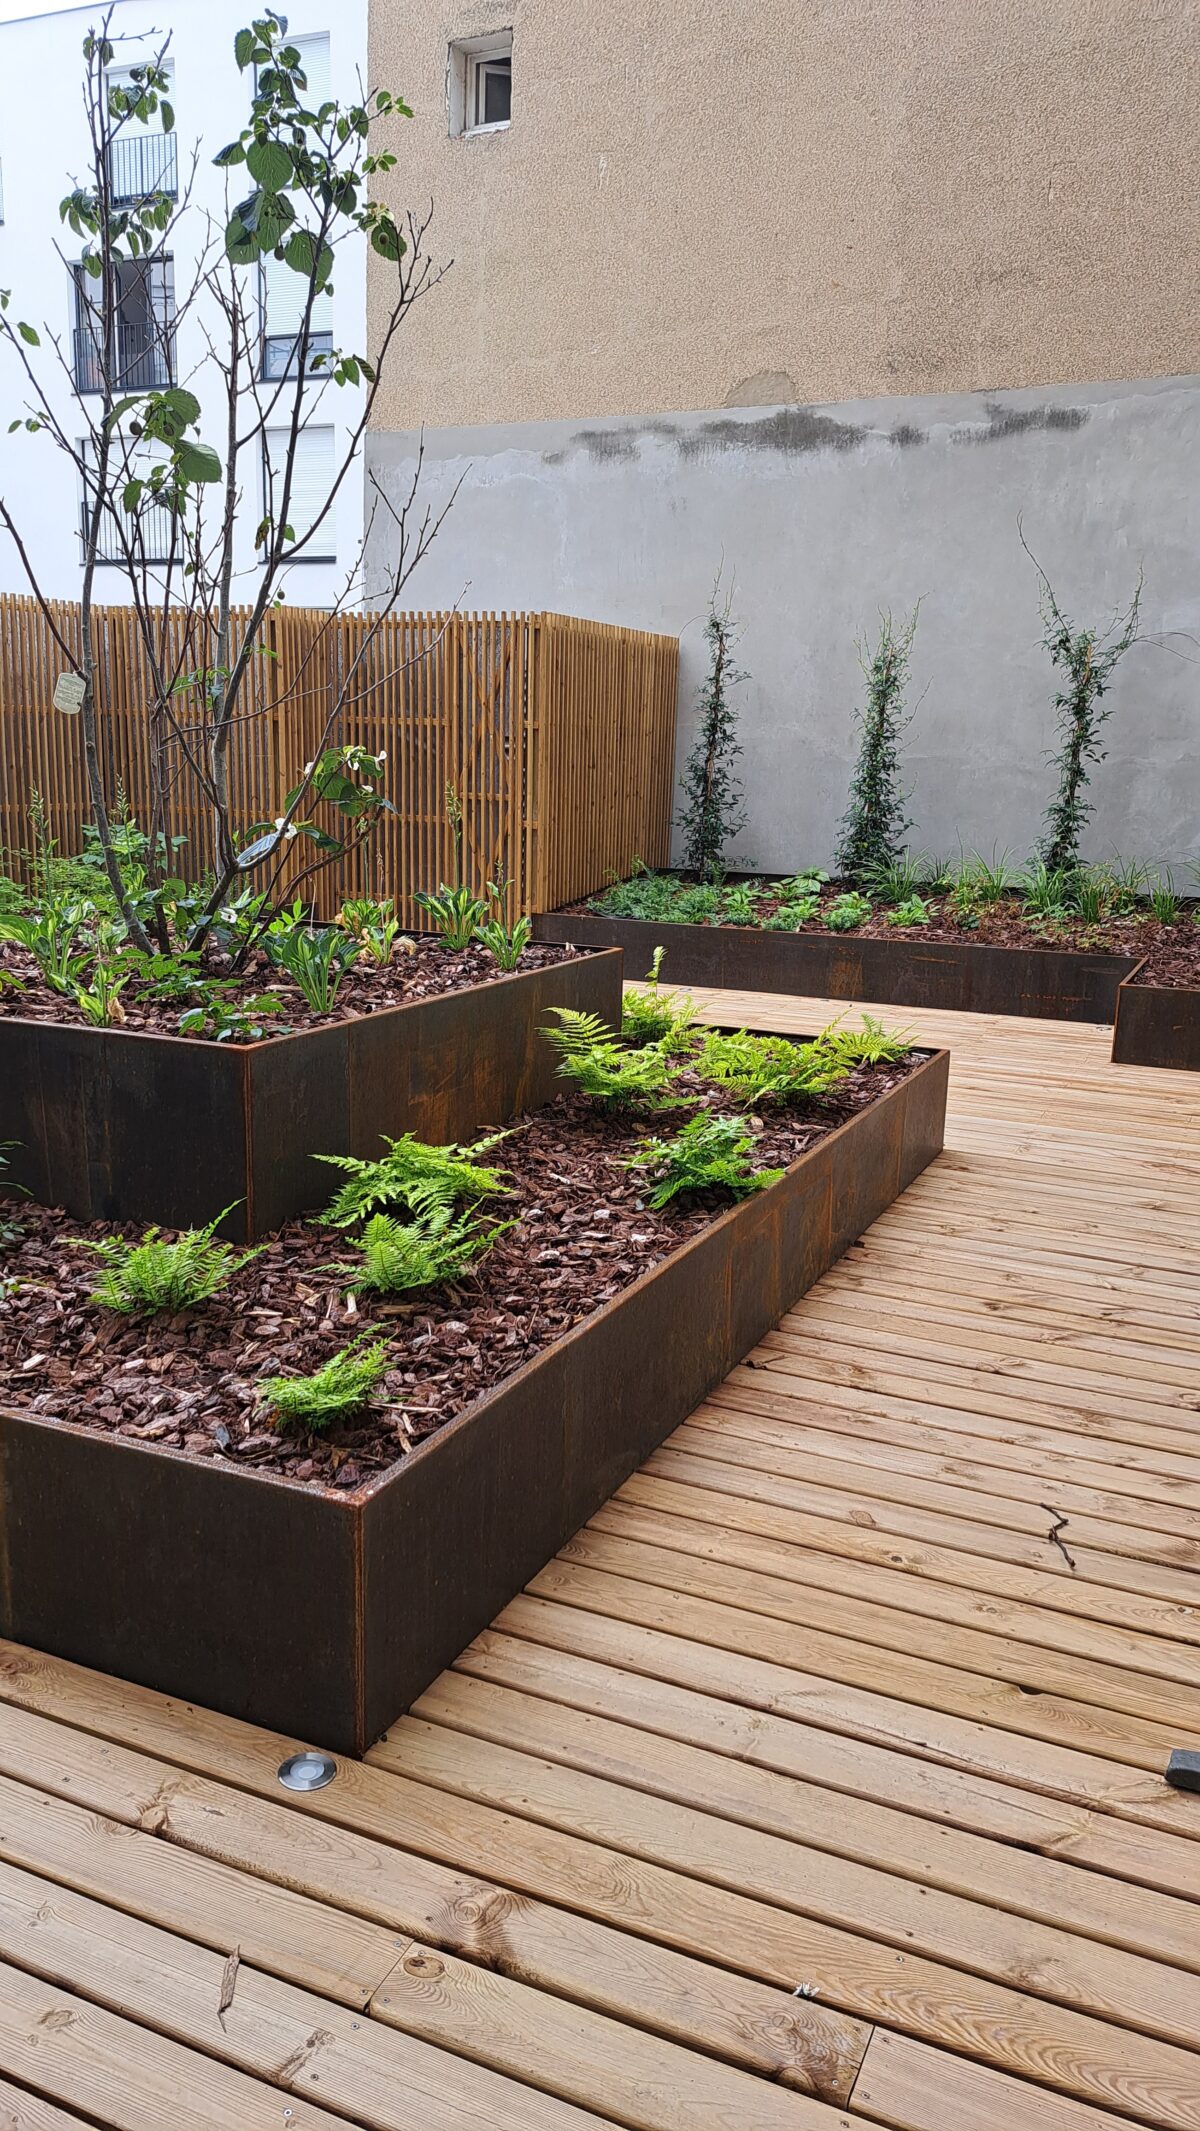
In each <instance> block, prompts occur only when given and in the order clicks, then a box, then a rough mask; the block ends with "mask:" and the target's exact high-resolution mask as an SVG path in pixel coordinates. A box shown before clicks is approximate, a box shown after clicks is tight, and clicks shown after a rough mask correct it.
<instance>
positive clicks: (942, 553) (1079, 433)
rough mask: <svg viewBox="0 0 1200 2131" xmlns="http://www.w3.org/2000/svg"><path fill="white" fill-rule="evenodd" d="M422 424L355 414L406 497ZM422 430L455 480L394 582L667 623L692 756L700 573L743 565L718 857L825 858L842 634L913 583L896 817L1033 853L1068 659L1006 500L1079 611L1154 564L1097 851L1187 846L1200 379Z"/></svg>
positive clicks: (834, 795)
mask: <svg viewBox="0 0 1200 2131" xmlns="http://www.w3.org/2000/svg"><path fill="white" fill-rule="evenodd" d="M415 449H416V440H415V439H414V438H413V437H410V436H406V435H402V434H396V433H390V432H376V433H373V434H372V436H371V438H370V440H369V462H368V463H369V467H370V471H371V473H372V474H373V475H374V477H375V478H376V479H377V480H378V481H379V482H380V484H381V485H382V486H383V487H384V488H385V490H387V491H388V492H390V493H392V494H394V495H395V497H396V499H397V501H399V500H400V498H401V495H402V492H403V491H404V490H405V489H406V488H407V486H408V482H409V480H410V479H411V473H412V460H413V454H414V451H415ZM425 452H426V461H425V472H424V476H423V482H424V493H425V496H426V498H427V500H428V501H429V502H430V503H431V504H433V505H434V506H435V507H436V506H437V505H438V504H439V502H441V501H442V500H444V498H445V496H446V495H447V493H448V491H449V489H450V487H451V486H452V484H453V483H454V482H455V481H457V480H458V479H459V478H460V477H462V487H461V490H460V493H459V495H458V498H457V501H456V502H455V504H454V507H453V509H452V511H451V513H450V516H449V518H448V519H447V522H446V524H445V526H444V527H443V529H442V531H441V533H440V535H439V536H438V539H437V541H436V543H435V545H434V547H433V549H432V550H431V552H430V554H429V555H428V556H427V557H426V559H425V561H424V562H423V563H422V565H421V567H420V569H419V570H418V572H417V573H416V575H415V576H414V578H413V579H412V581H411V583H410V586H409V588H408V591H407V593H406V597H405V604H406V605H413V606H419V607H434V606H440V605H444V604H450V603H452V602H454V601H456V600H459V599H465V601H466V602H467V603H468V604H469V605H470V606H472V607H483V608H488V607H493V608H508V609H514V608H525V609H538V608H549V609H557V610H559V611H562V612H566V613H575V614H585V615H593V616H596V617H598V618H600V619H603V620H609V621H619V622H624V623H626V624H629V625H630V626H633V627H640V628H648V629H669V630H671V631H672V632H677V633H678V634H679V635H680V637H681V640H682V654H683V656H682V667H681V692H680V707H681V716H680V731H679V758H680V761H682V759H683V756H684V753H685V751H686V749H687V747H688V745H689V742H690V738H691V730H692V716H691V713H692V704H693V702H694V698H695V692H696V687H697V683H698V681H699V679H700V677H701V674H702V672H703V667H704V647H703V642H702V636H701V630H702V625H703V619H704V614H705V610H706V604H707V600H708V596H709V593H710V590H711V587H712V584H713V580H714V578H715V577H716V575H717V573H718V571H719V570H723V572H724V580H725V582H726V584H728V583H730V582H731V581H734V582H735V586H736V589H735V609H736V612H737V614H738V615H739V616H740V618H741V620H742V622H743V624H744V633H743V637H742V642H741V647H740V663H741V664H742V665H743V666H744V667H745V668H746V669H747V671H748V673H749V676H750V678H749V679H748V680H747V681H746V683H745V684H744V686H743V687H742V689H741V691H740V703H741V739H742V742H743V746H744V749H745V753H744V757H743V762H742V765H741V767H742V773H743V776H744V780H745V785H746V793H747V799H748V801H749V808H750V821H749V825H748V827H747V829H746V831H745V833H744V834H743V836H742V837H741V839H740V840H739V844H738V847H737V851H736V854H735V856H736V857H737V858H738V859H740V861H741V862H742V863H746V864H752V865H761V866H764V867H770V868H784V867H791V866H796V865H800V864H802V863H803V864H817V863H825V864H827V863H828V861H829V859H830V856H831V854H832V850H833V845H834V840H835V836H836V824H837V820H838V816H839V815H840V813H841V812H842V809H843V807H844V805H845V799H846V787H847V778H848V774H849V770H850V766H851V763H852V760H853V755H854V750H855V744H856V739H855V729H854V724H853V712H854V707H855V704H856V703H857V702H858V701H859V700H860V699H861V692H862V682H861V675H860V673H859V669H858V664H857V656H856V650H855V639H856V638H857V637H861V636H862V635H863V634H864V633H867V634H869V633H870V632H871V631H872V629H873V628H874V627H875V626H877V618H878V613H879V611H880V610H881V609H883V608H890V609H891V610H892V612H893V613H894V614H897V615H899V614H900V613H902V612H904V611H906V610H908V609H909V608H911V606H912V605H913V604H914V602H915V601H916V600H917V599H920V600H921V602H922V605H921V617H920V624H919V627H918V631H917V636H916V642H915V645H914V652H913V685H912V691H911V702H912V705H913V712H914V714H913V718H912V723H911V726H910V728H909V731H908V734H907V738H906V747H905V761H906V771H907V776H908V779H909V782H910V784H911V786H912V799H911V804H910V812H911V813H912V814H913V815H914V816H915V820H916V827H915V829H914V831H913V838H912V841H913V843H914V844H915V845H919V846H922V847H925V848H930V849H934V850H938V851H946V850H951V849H953V848H954V847H955V846H956V845H957V844H958V842H959V840H960V838H961V840H962V841H963V842H964V843H965V844H966V846H967V847H968V848H969V849H970V848H978V849H980V850H983V851H986V852H988V853H990V852H991V850H992V848H993V846H999V847H1000V848H1002V849H1003V848H1005V847H1008V848H1010V849H1011V851H1012V852H1013V854H1014V856H1019V857H1024V856H1025V854H1026V853H1027V852H1028V851H1029V849H1030V847H1031V846H1032V844H1033V843H1034V841H1035V840H1036V838H1037V836H1038V833H1039V829H1040V825H1041V816H1042V813H1043V811H1044V809H1045V806H1046V804H1047V802H1048V800H1049V797H1050V795H1051V789H1052V784H1053V776H1052V771H1051V767H1050V765H1049V763H1048V762H1047V760H1046V756H1045V751H1046V749H1047V748H1048V747H1049V746H1050V745H1051V743H1052V739H1053V723H1054V713H1053V694H1054V686H1055V683H1054V679H1053V676H1052V671H1051V668H1050V664H1049V660H1048V658H1047V655H1046V653H1045V651H1044V650H1043V649H1042V646H1041V642H1040V638H1041V633H1042V632H1041V623H1040V620H1039V614H1038V583H1037V578H1036V575H1035V572H1034V569H1033V567H1032V565H1031V563H1030V562H1029V560H1028V558H1027V556H1026V555H1025V554H1024V553H1023V551H1022V548H1021V545H1020V542H1019V540H1018V537H1017V516H1018V513H1020V514H1022V517H1023V523H1024V528H1025V533H1026V537H1027V538H1028V540H1029V542H1030V545H1031V546H1032V547H1033V549H1034V550H1035V552H1036V554H1037V555H1038V557H1039V559H1040V560H1041V561H1042V563H1043V564H1044V566H1045V568H1046V570H1047V571H1048V573H1049V575H1050V577H1051V579H1052V581H1053V583H1054V586H1055V589H1056V591H1057V593H1058V596H1059V600H1060V603H1061V605H1062V606H1063V608H1064V610H1065V611H1066V612H1067V613H1068V614H1069V615H1070V616H1071V617H1072V619H1073V620H1074V621H1075V622H1076V624H1077V625H1079V626H1082V625H1083V624H1084V623H1092V622H1094V623H1098V624H1104V623H1105V622H1107V620H1108V619H1109V618H1110V617H1111V615H1112V612H1113V610H1114V608H1116V607H1117V606H1123V605H1125V604H1126V603H1127V601H1128V599H1129V595H1130V593H1131V591H1132V589H1133V586H1134V584H1135V582H1136V579H1137V574H1138V570H1139V567H1142V568H1144V571H1145V590H1144V593H1143V600H1142V616H1143V640H1142V641H1141V642H1140V643H1138V644H1137V645H1135V647H1134V648H1133V650H1132V651H1131V652H1130V653H1129V655H1128V657H1127V659H1126V660H1125V662H1124V664H1123V666H1122V667H1121V668H1120V670H1119V672H1118V674H1117V677H1116V680H1115V682H1114V685H1113V688H1112V691H1111V695H1110V697H1109V701H1110V702H1111V704H1112V706H1113V711H1112V717H1111V719H1110V722H1109V724H1108V727H1107V748H1108V754H1107V759H1106V760H1105V761H1104V762H1103V763H1101V764H1100V765H1099V766H1098V768H1097V770H1096V772H1095V776H1094V782H1093V797H1094V799H1095V815H1094V818H1093V822H1092V828H1091V833H1090V835H1089V838H1088V848H1089V853H1090V855H1092V856H1094V857H1102V856H1105V855H1107V854H1108V853H1110V852H1112V851H1113V850H1119V851H1120V852H1122V853H1123V854H1125V855H1126V856H1129V857H1139V858H1144V859H1148V860H1149V859H1156V860H1162V861H1167V862H1169V863H1171V864H1173V865H1176V866H1179V867H1182V866H1183V865H1184V863H1185V862H1186V861H1188V860H1193V859H1197V858H1200V480H1198V478H1197V476H1198V472H1200V378H1196V377H1192V378H1175V379H1170V378H1168V379H1160V380H1155V381H1152V382H1149V383H1145V384H1102V385H1095V384H1093V385H1079V386H1055V387H1052V388H1043V389H1040V390H1037V391H1023V392H1010V393H999V394H989V395H977V394H966V395H956V396H951V397H929V398H904V399H893V400H872V401H864V402H854V403H842V404H838V405H834V406H828V407H795V406H789V407H779V408H771V409H763V408H747V409H723V410H721V411H719V412H711V413H694V414H681V415H671V416H663V417H654V418H637V417H629V418H621V419H607V420H603V421H596V422H592V423H588V424H580V423H576V422H553V423H551V422H532V423H521V424H518V425H514V426H509V427H495V428H469V429H457V430H439V431H434V432H430V433H429V434H427V436H426V439H425ZM385 517H386V514H385V513H383V512H378V513H377V514H376V519H375V528H376V530H375V533H374V545H373V549H372V551H371V553H370V555H369V562H368V568H369V577H368V583H369V585H370V586H371V587H372V589H374V590H377V589H378V586H379V584H380V582H381V576H382V573H384V572H385V571H386V568H387V564H388V559H389V530H388V528H387V527H385V526H384V523H383V521H384V519H385ZM389 523H390V522H389Z"/></svg>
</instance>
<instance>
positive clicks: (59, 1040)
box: [0, 942, 621, 1241]
mask: <svg viewBox="0 0 1200 2131" xmlns="http://www.w3.org/2000/svg"><path fill="white" fill-rule="evenodd" d="M429 945H430V948H431V949H433V951H434V952H437V951H438V950H436V949H434V944H433V943H432V942H431V943H429ZM447 959H457V960H458V961H459V963H460V965H461V963H462V961H463V959H464V958H462V957H459V958H450V957H447ZM474 959H475V960H476V961H477V962H478V971H477V972H476V981H474V982H469V983H468V984H467V986H466V987H465V988H464V987H462V986H461V985H458V987H457V988H448V989H445V990H442V991H441V992H435V991H433V990H432V989H430V990H429V991H427V992H426V993H425V994H424V995H423V996H418V997H413V998H410V999H409V1000H408V1001H407V1003H405V1004H402V1005H395V1006H393V1005H388V1006H384V1007H382V1008H381V1009H379V1010H377V1011H369V1010H367V1007H366V1000H365V998H361V997H360V1010H359V1011H358V1012H357V1013H347V1014H345V1015H344V1016H343V1017H330V1018H327V1019H326V1020H324V1021H320V1022H316V1023H315V1024H310V1025H309V1026H306V1027H302V1028H300V1029H299V1030H297V1031H296V1032H294V1033H292V1034H288V1035H272V1036H269V1037H266V1038H265V1039H264V1040H262V1041H260V1042H257V1043H243V1044H217V1043H213V1042H211V1041H206V1040H204V1039H203V1038H199V1037H190V1036H179V1035H165V1034H158V1033H152V1032H151V1031H150V1030H149V1029H140V1028H137V1027H133V1026H129V1025H126V1026H123V1027H120V1028H91V1027H87V1026H83V1025H78V1024H77V1025H71V1024H69V1023H65V1022H63V1021H62V1020H55V1019H51V1018H49V1017H48V1016H47V1017H45V1018H33V1017H31V1016H26V1015H21V1014H18V1013H14V1012H11V1011H8V1012H5V1013H3V1014H0V1142H4V1141H11V1142H13V1146H12V1151H11V1155H10V1164H11V1168H10V1175H11V1178H12V1181H13V1182H14V1183H16V1184H18V1185H21V1186H23V1187H24V1188H25V1190H26V1191H28V1192H29V1193H30V1194H31V1196H32V1197H33V1198H35V1199H37V1200H38V1201H39V1202H40V1203H41V1204H42V1205H46V1206H62V1207H65V1208H66V1210H67V1211H68V1212H69V1213H70V1214H72V1215H74V1216H75V1217H76V1218H77V1219H79V1220H85V1221H93V1220H109V1221H157V1222H160V1223H161V1224H162V1225H163V1226H164V1227H186V1226H189V1225H193V1224H201V1223H203V1222H206V1221H209V1220H211V1219H212V1218H213V1217H214V1216H215V1215H216V1214H218V1213H220V1212H221V1210H222V1208H224V1207H227V1206H233V1207H234V1211H233V1212H232V1213H231V1214H230V1216H229V1218H228V1220H227V1221H226V1222H225V1224H224V1232H225V1233H227V1234H228V1235H230V1236H232V1237H235V1238H236V1239H237V1240H239V1241H248V1240H254V1239H255V1238H257V1237H259V1236H263V1235H267V1234H269V1233H270V1232H271V1231H272V1230H273V1229H276V1228H278V1227H280V1226H281V1224H282V1223H283V1222H284V1221H288V1220H291V1219H292V1218H293V1217H294V1216H295V1215H296V1214H298V1213H301V1212H303V1211H304V1210H305V1209H306V1208H307V1207H310V1206H312V1205H314V1204H316V1203H319V1201H320V1200H321V1198H322V1197H323V1196H324V1195H326V1187H327V1183H328V1172H322V1171H321V1170H319V1169H318V1168H317V1166H316V1165H315V1164H314V1162H313V1161H312V1159H311V1150H312V1149H314V1148H318V1147H319V1148H321V1149H322V1150H323V1151H324V1152H326V1153H330V1154H356V1155H361V1156H363V1157H370V1156H373V1155H376V1154H378V1152H379V1143H380V1136H381V1135H382V1134H384V1133H390V1134H393V1135H398V1134H400V1133H403V1132H415V1133H416V1134H417V1136H418V1138H420V1139H423V1140H430V1141H434V1142H448V1141H452V1140H464V1139H468V1138H470V1136H471V1135H472V1134H473V1133H474V1132H475V1131H476V1130H477V1129H478V1128H479V1127H480V1126H481V1125H484V1124H486V1123H487V1122H488V1121H489V1120H494V1119H496V1118H498V1117H507V1116H509V1115H510V1114H512V1113H513V1112H514V1111H516V1110H522V1109H532V1108H536V1107H537V1106H538V1105H539V1104H541V1103H543V1102H546V1101H548V1100H549V1098H550V1097H551V1095H552V1094H553V1093H554V1092H555V1081H554V1060H553V1057H552V1056H551V1055H550V1053H549V1051H548V1050H547V1047H546V1045H545V1044H543V1043H540V1042H539V1041H538V1038H537V1030H538V1029H539V1027H540V1026H541V1025H542V1023H543V1022H544V1021H545V1020H546V1018H547V1015H548V1013H549V1011H550V1009H551V1008H552V1007H555V1006H571V1007H576V1008H579V1009H582V1010H583V1011H586V1012H589V1013H596V1014H599V1015H600V1016H601V1017H602V1018H603V1019H604V1020H606V1021H607V1022H609V1023H611V1024H612V1025H614V1026H616V1025H619V1022H620V1018H621V956H620V955H619V954H618V953H613V952H611V951H610V952H607V953H606V952H600V953H598V954H593V953H592V952H591V951H590V950H588V951H585V952H584V953H582V954H579V955H566V956H558V957H554V958H551V959H548V960H547V959H545V958H544V957H539V956H538V955H537V953H536V950H535V951H534V955H533V959H534V961H535V963H537V962H538V961H539V960H540V961H541V963H542V966H535V967H533V968H531V969H528V970H518V971H517V972H516V973H515V974H514V975H511V976H501V975H498V974H497V975H493V976H491V977H490V979H489V980H487V981H480V978H481V976H482V973H483V971H484V969H485V967H486V963H485V959H484V958H483V957H478V958H474ZM454 974H455V973H454V972H451V975H452V976H453V975H454ZM458 975H459V976H461V968H460V970H459V972H458ZM384 995H385V996H386V992H385V994H384ZM350 996H351V997H355V996H360V995H356V994H351V995H350ZM366 996H367V997H369V996H370V995H369V993H368V994H367V995H366ZM298 1005H299V1010H300V1012H301V1013H303V1006H302V1003H301V1002H298ZM235 1202H237V1203H236V1204H235Z"/></svg>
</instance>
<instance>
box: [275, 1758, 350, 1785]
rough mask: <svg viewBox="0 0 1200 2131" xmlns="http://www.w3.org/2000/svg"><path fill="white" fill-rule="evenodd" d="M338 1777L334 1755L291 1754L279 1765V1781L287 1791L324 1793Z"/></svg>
mask: <svg viewBox="0 0 1200 2131" xmlns="http://www.w3.org/2000/svg"><path fill="white" fill-rule="evenodd" d="M336 1775H337V1762H336V1761H335V1760H334V1758H333V1755H332V1754H317V1753H311V1752H310V1753H305V1754H289V1755H288V1758H287V1760H286V1761H281V1762H280V1764H279V1781H280V1782H281V1783H282V1785H283V1787H284V1790H285V1791H323V1790H324V1788H325V1785H326V1784H327V1783H332V1782H333V1779H334V1777H335V1776H336Z"/></svg>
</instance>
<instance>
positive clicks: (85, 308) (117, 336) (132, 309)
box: [75, 259, 175, 395]
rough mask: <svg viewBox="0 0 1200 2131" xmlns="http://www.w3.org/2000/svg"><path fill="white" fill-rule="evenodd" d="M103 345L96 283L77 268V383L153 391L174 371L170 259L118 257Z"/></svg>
mask: <svg viewBox="0 0 1200 2131" xmlns="http://www.w3.org/2000/svg"><path fill="white" fill-rule="evenodd" d="M115 273H116V290H115V302H114V306H113V317H112V321H111V326H110V331H109V333H108V337H107V338H108V345H107V347H105V345H104V342H105V333H104V320H103V317H102V303H103V299H102V296H101V291H100V283H99V282H98V281H95V280H93V279H92V276H91V275H90V274H87V273H85V272H84V270H83V268H82V267H81V266H77V267H76V268H75V387H76V390H77V391H78V392H102V391H103V390H104V384H105V371H106V369H107V373H108V385H109V389H110V391H111V392H112V393H113V394H114V395H117V394H120V393H123V392H157V391H160V390H161V389H162V387H163V386H164V385H169V384H170V383H171V381H172V379H173V377H174V375H175V269H174V265H173V262H172V261H171V260H170V259H122V260H120V261H119V262H118V263H117V265H116V268H115Z"/></svg>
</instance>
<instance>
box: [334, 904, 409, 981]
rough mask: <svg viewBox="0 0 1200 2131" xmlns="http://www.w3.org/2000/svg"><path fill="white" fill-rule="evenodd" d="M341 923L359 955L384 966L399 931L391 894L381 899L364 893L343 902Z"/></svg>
mask: <svg viewBox="0 0 1200 2131" xmlns="http://www.w3.org/2000/svg"><path fill="white" fill-rule="evenodd" d="M342 925H343V928H344V930H345V931H346V932H347V934H348V935H349V937H350V938H351V939H352V940H353V941H354V942H355V944H356V946H357V948H358V951H359V954H360V955H364V956H365V957H366V958H367V959H368V960H369V961H371V962H374V964H375V965H376V968H378V969H385V968H386V967H387V964H388V963H389V962H390V961H391V959H392V950H393V949H394V947H395V945H396V939H397V936H398V934H399V931H400V920H399V918H398V917H397V916H396V906H395V904H394V902H393V901H392V898H391V896H390V895H389V896H385V897H384V898H383V900H382V901H380V902H376V901H375V899H374V897H372V896H369V895H364V896H359V897H357V898H354V899H352V900H350V901H348V902H345V903H343V904H342Z"/></svg>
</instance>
